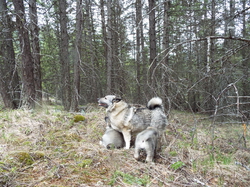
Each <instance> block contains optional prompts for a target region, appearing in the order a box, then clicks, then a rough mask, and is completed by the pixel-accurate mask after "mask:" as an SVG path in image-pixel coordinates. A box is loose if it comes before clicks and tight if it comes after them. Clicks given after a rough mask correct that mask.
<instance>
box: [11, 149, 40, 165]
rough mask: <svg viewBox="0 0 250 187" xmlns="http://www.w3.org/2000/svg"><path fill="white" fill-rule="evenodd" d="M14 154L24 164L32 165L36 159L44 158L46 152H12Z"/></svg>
mask: <svg viewBox="0 0 250 187" xmlns="http://www.w3.org/2000/svg"><path fill="white" fill-rule="evenodd" d="M12 156H13V157H14V158H15V159H16V160H17V162H20V163H21V164H24V165H32V164H33V163H34V162H35V161H36V160H39V159H43V158H44V157H45V154H44V153H43V152H34V153H29V152H25V151H20V152H15V153H12Z"/></svg>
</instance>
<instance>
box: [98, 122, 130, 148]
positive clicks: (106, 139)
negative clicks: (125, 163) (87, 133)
mask: <svg viewBox="0 0 250 187" xmlns="http://www.w3.org/2000/svg"><path fill="white" fill-rule="evenodd" d="M100 145H103V146H104V147H105V148H107V149H112V148H116V149H120V148H123V147H124V145H125V142H124V139H123V135H122V133H120V132H118V131H116V130H114V129H112V128H111V127H109V126H107V127H106V131H105V133H104V135H103V136H102V140H101V141H100Z"/></svg>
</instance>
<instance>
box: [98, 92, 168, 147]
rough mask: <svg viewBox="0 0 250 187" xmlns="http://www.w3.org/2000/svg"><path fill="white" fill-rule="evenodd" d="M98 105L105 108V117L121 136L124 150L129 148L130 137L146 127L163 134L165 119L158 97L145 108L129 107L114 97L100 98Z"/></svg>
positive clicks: (138, 106) (139, 106)
mask: <svg viewBox="0 0 250 187" xmlns="http://www.w3.org/2000/svg"><path fill="white" fill-rule="evenodd" d="M98 103H99V106H103V107H105V108H106V113H107V114H106V115H107V117H108V119H109V120H110V125H111V127H112V128H113V129H115V130H117V131H119V132H121V133H122V134H123V137H124V140H125V149H129V148H130V141H131V136H132V135H136V134H138V133H140V132H142V131H143V130H145V129H146V128H147V127H148V126H152V127H155V128H156V129H157V130H158V132H159V135H161V134H163V133H164V130H165V128H166V125H167V117H166V115H165V114H164V107H163V105H162V100H161V98H159V97H154V98H152V99H151V100H150V101H149V102H148V103H147V107H144V106H142V105H129V104H128V103H126V102H125V101H124V100H122V99H121V98H120V97H117V96H115V95H107V96H105V97H103V98H100V99H98Z"/></svg>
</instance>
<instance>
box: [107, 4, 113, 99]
mask: <svg viewBox="0 0 250 187" xmlns="http://www.w3.org/2000/svg"><path fill="white" fill-rule="evenodd" d="M111 6H112V0H109V1H107V12H108V17H107V19H108V20H107V57H106V59H107V94H110V93H111V90H112V85H111V80H112V54H113V53H112V17H111V16H112V12H111Z"/></svg>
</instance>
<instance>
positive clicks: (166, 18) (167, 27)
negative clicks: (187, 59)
mask: <svg viewBox="0 0 250 187" xmlns="http://www.w3.org/2000/svg"><path fill="white" fill-rule="evenodd" d="M169 12H170V0H166V1H165V2H164V20H163V21H164V22H163V23H164V33H163V51H164V53H163V58H164V59H163V62H164V64H165V66H166V67H168V66H169V57H168V50H169V43H170V41H169V38H170V36H169V35H170V33H169V32H170V20H169V18H170V15H169ZM163 76H164V77H163V80H164V82H163V86H164V90H163V91H164V95H165V96H168V95H169V94H168V82H169V78H168V72H167V71H166V70H165V73H164V75H163Z"/></svg>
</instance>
